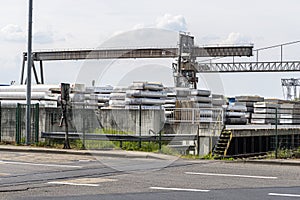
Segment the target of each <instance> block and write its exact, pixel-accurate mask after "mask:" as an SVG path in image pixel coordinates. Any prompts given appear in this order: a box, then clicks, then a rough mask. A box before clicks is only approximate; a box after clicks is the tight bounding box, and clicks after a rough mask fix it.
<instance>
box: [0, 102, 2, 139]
mask: <svg viewBox="0 0 300 200" xmlns="http://www.w3.org/2000/svg"><path fill="white" fill-rule="evenodd" d="M1 124H2V107H1V101H0V142H2V131H1V130H2V126H1Z"/></svg>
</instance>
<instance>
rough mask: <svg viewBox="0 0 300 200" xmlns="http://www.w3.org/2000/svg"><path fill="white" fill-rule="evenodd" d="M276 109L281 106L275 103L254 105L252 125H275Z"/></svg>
mask: <svg viewBox="0 0 300 200" xmlns="http://www.w3.org/2000/svg"><path fill="white" fill-rule="evenodd" d="M276 108H277V109H278V108H279V104H277V103H274V102H268V101H265V102H257V103H254V113H253V114H252V119H251V123H252V124H274V123H275V122H276V120H275V119H276V115H275V113H276Z"/></svg>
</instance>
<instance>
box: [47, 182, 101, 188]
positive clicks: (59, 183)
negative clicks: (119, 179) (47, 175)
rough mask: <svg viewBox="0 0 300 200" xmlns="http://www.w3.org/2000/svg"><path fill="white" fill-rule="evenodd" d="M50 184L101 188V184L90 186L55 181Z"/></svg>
mask: <svg viewBox="0 0 300 200" xmlns="http://www.w3.org/2000/svg"><path fill="white" fill-rule="evenodd" d="M48 184H56V185H73V186H88V187H98V186H100V185H99V184H90V183H89V184H88V183H72V182H64V181H61V182H59V181H53V182H48Z"/></svg>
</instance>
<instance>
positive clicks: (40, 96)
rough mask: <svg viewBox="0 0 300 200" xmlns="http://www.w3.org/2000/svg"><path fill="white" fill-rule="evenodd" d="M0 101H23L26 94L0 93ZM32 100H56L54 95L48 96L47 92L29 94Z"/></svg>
mask: <svg viewBox="0 0 300 200" xmlns="http://www.w3.org/2000/svg"><path fill="white" fill-rule="evenodd" d="M0 99H1V100H25V99H26V92H0ZM31 99H32V100H40V99H49V100H57V97H56V96H55V95H52V94H50V93H49V92H32V93H31Z"/></svg>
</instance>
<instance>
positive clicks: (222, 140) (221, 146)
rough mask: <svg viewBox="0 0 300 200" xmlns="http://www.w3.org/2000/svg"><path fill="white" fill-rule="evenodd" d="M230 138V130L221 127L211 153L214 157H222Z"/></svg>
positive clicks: (224, 154)
mask: <svg viewBox="0 0 300 200" xmlns="http://www.w3.org/2000/svg"><path fill="white" fill-rule="evenodd" d="M231 140H232V132H231V130H226V129H223V130H222V132H221V134H220V137H219V139H218V141H217V144H216V145H215V147H214V149H213V151H212V155H213V156H214V157H215V158H223V157H225V156H226V154H227V150H228V148H229V146H230V142H231Z"/></svg>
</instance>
